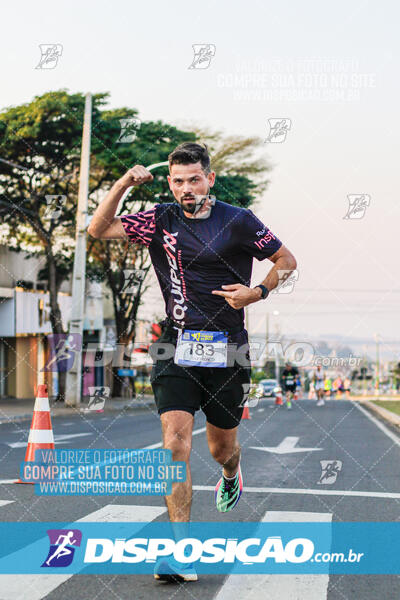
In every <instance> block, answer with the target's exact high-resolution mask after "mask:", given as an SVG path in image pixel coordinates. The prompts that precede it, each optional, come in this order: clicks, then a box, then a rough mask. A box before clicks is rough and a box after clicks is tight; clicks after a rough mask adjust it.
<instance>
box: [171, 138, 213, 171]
mask: <svg viewBox="0 0 400 600" xmlns="http://www.w3.org/2000/svg"><path fill="white" fill-rule="evenodd" d="M168 162H169V168H171V167H172V165H192V164H195V163H198V162H200V164H201V167H202V169H203V171H204V172H205V173H209V172H210V170H211V166H210V157H209V155H208V148H207V146H206V144H196V142H183V144H179V146H177V147H176V148H175V150H173V151H172V152H171V154H170V155H169V156H168Z"/></svg>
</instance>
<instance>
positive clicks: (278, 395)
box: [275, 392, 283, 406]
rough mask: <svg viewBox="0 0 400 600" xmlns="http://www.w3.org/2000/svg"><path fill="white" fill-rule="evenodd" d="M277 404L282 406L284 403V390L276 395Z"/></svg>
mask: <svg viewBox="0 0 400 600" xmlns="http://www.w3.org/2000/svg"><path fill="white" fill-rule="evenodd" d="M275 404H276V405H277V406H281V405H282V404H283V400H282V392H278V393H277V394H276V396H275Z"/></svg>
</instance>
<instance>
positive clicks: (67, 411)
mask: <svg viewBox="0 0 400 600" xmlns="http://www.w3.org/2000/svg"><path fill="white" fill-rule="evenodd" d="M149 407H154V408H155V409H156V403H155V401H154V400H152V401H151V400H150V401H146V402H143V403H142V404H135V405H131V404H125V405H124V406H115V407H112V406H111V407H108V408H107V409H106V410H104V413H103V414H105V415H106V414H107V413H116V412H122V411H126V412H127V413H128V414H129V413H130V412H136V411H142V410H143V409H145V408H149ZM82 408H83V407H82ZM53 410H54V412H53ZM56 410H60V411H62V412H59V413H57V412H55V411H56ZM156 410H157V409H156ZM91 412H93V413H94V412H96V411H88V412H82V410H81V409H79V410H78V411H77V410H74V409H73V407H71V408H65V407H64V408H61V407H58V408H56V407H54V406H50V415H51V416H52V417H53V418H55V417H72V416H75V415H77V414H78V415H79V416H80V415H89V414H90V413H91ZM29 419H32V413H24V414H22V415H10V416H9V417H1V418H0V425H4V424H5V423H18V422H20V421H27V420H29Z"/></svg>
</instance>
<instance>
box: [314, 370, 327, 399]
mask: <svg viewBox="0 0 400 600" xmlns="http://www.w3.org/2000/svg"><path fill="white" fill-rule="evenodd" d="M313 380H314V389H315V392H316V394H317V406H323V405H324V404H325V400H324V380H325V375H324V372H323V370H322V367H321V365H318V366H317V370H316V371H315V372H314V377H313Z"/></svg>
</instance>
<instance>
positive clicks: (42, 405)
mask: <svg viewBox="0 0 400 600" xmlns="http://www.w3.org/2000/svg"><path fill="white" fill-rule="evenodd" d="M33 411H34V412H50V406H49V399H48V398H36V400H35V407H34V409H33Z"/></svg>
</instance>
